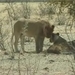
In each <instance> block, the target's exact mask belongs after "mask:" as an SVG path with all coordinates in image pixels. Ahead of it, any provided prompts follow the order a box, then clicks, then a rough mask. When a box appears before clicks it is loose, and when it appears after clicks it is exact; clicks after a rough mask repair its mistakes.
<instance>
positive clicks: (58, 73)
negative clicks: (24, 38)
mask: <svg viewBox="0 0 75 75" xmlns="http://www.w3.org/2000/svg"><path fill="white" fill-rule="evenodd" d="M25 45H26V46H25V50H26V51H28V52H29V53H24V54H23V55H21V54H18V53H15V59H14V60H9V58H10V55H4V53H3V52H2V51H1V52H0V75H75V61H74V58H73V55H72V54H71V55H64V54H59V55H57V54H47V53H45V51H46V49H47V48H48V47H49V45H50V43H49V42H48V40H47V39H45V41H44V51H43V52H41V53H39V54H37V53H36V52H35V45H34V41H33V42H26V44H25Z"/></svg>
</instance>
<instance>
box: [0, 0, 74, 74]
mask: <svg viewBox="0 0 75 75" xmlns="http://www.w3.org/2000/svg"><path fill="white" fill-rule="evenodd" d="M22 18H26V19H35V20H37V19H43V20H47V21H49V22H50V23H51V24H53V25H55V30H54V32H59V33H60V36H61V37H63V38H65V39H66V40H67V41H71V40H75V2H74V1H73V0H72V1H71V0H70V1H69V0H68V1H66V0H64V1H63V0H61V1H60V0H58V1H54V2H13V3H12V2H8V3H0V75H75V60H74V57H73V55H72V54H70V55H65V54H59V55H57V54H48V53H45V52H44V51H46V50H47V49H48V47H49V46H50V45H51V43H50V42H49V39H47V38H46V39H45V41H44V48H43V49H44V50H43V52H41V53H39V54H37V53H36V52H35V41H34V39H33V38H28V37H25V50H26V51H28V53H24V54H23V55H21V54H19V53H15V59H13V60H10V59H9V58H10V57H11V54H12V51H11V50H12V49H11V41H10V40H11V35H12V30H13V26H14V23H15V22H16V21H17V20H19V19H22ZM19 50H21V48H20V44H19Z"/></svg>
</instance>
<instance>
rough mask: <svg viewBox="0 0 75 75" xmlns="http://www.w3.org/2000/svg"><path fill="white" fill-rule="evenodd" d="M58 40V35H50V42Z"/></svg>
mask: <svg viewBox="0 0 75 75" xmlns="http://www.w3.org/2000/svg"><path fill="white" fill-rule="evenodd" d="M58 39H59V33H52V35H51V37H50V42H55V41H57V40H58Z"/></svg>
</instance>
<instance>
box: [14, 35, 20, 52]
mask: <svg viewBox="0 0 75 75" xmlns="http://www.w3.org/2000/svg"><path fill="white" fill-rule="evenodd" d="M18 41H19V35H18V36H17V35H15V42H14V47H15V51H16V52H19V50H18Z"/></svg>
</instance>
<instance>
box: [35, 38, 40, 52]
mask: <svg viewBox="0 0 75 75" xmlns="http://www.w3.org/2000/svg"><path fill="white" fill-rule="evenodd" d="M35 45H36V52H37V53H40V51H39V39H38V38H36V39H35Z"/></svg>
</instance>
